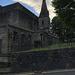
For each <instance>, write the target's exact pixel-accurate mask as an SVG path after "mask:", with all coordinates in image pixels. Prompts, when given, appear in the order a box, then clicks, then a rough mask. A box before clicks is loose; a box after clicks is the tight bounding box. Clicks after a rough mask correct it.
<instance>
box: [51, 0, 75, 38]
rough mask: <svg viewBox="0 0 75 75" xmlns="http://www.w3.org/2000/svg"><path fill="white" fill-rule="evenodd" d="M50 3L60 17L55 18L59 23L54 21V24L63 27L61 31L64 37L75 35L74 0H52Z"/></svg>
mask: <svg viewBox="0 0 75 75" xmlns="http://www.w3.org/2000/svg"><path fill="white" fill-rule="evenodd" d="M52 3H53V6H54V7H55V10H56V14H57V16H58V17H60V19H59V18H56V19H57V20H55V21H56V22H57V23H59V24H57V23H56V25H58V26H59V27H60V26H62V27H61V28H63V29H62V30H63V32H62V33H64V37H65V38H67V39H71V38H73V37H75V1H74V0H53V2H52ZM53 20H54V19H53ZM60 22H61V25H60ZM56 25H55V26H56ZM58 26H57V27H58ZM59 32H60V31H59ZM59 34H60V33H59Z"/></svg>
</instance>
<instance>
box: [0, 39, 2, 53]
mask: <svg viewBox="0 0 75 75" xmlns="http://www.w3.org/2000/svg"><path fill="white" fill-rule="evenodd" d="M1 50H2V40H1V39H0V53H1Z"/></svg>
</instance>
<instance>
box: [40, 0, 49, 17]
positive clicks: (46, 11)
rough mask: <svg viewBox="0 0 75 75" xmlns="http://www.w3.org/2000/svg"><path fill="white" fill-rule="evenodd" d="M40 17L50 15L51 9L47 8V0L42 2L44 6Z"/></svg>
mask: <svg viewBox="0 0 75 75" xmlns="http://www.w3.org/2000/svg"><path fill="white" fill-rule="evenodd" d="M39 17H49V11H48V10H47V5H46V0H43V2H42V8H41V13H40V16H39Z"/></svg>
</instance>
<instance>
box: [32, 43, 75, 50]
mask: <svg viewBox="0 0 75 75" xmlns="http://www.w3.org/2000/svg"><path fill="white" fill-rule="evenodd" d="M66 47H75V43H61V44H54V45H51V46H48V47H43V48H35V49H32V50H31V51H34V50H35V51H38V50H48V49H56V48H66Z"/></svg>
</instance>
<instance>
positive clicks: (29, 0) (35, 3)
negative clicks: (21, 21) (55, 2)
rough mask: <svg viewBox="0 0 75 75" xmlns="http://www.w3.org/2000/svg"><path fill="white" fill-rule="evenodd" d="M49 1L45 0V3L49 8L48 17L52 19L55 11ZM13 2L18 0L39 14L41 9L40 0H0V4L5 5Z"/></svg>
mask: <svg viewBox="0 0 75 75" xmlns="http://www.w3.org/2000/svg"><path fill="white" fill-rule="evenodd" d="M51 1H52V0H46V3H47V8H48V10H49V14H50V18H51V19H52V18H53V17H54V16H55V13H54V12H55V11H54V8H53V7H52V4H51ZM15 2H20V3H21V4H22V5H23V6H25V7H26V8H28V9H29V10H30V11H32V12H33V13H34V14H36V15H37V16H39V13H40V11H41V5H42V0H0V5H2V6H5V5H8V4H12V3H15Z"/></svg>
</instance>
